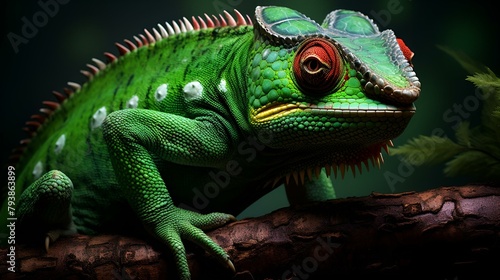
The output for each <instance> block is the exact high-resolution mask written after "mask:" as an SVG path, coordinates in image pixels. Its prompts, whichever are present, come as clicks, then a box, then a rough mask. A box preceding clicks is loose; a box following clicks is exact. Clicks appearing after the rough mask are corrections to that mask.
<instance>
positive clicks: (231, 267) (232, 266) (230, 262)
mask: <svg viewBox="0 0 500 280" xmlns="http://www.w3.org/2000/svg"><path fill="white" fill-rule="evenodd" d="M226 264H227V266H228V267H229V268H230V269H231V271H232V272H233V273H235V272H236V268H235V267H234V264H233V262H232V261H231V260H230V259H229V257H228V258H227V262H226Z"/></svg>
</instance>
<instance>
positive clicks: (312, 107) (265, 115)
mask: <svg viewBox="0 0 500 280" xmlns="http://www.w3.org/2000/svg"><path fill="white" fill-rule="evenodd" d="M415 110H416V108H415V106H414V105H413V104H411V105H408V106H406V107H397V106H393V105H387V104H375V103H373V104H361V103H344V102H335V103H331V102H327V103H318V104H307V103H295V104H290V103H273V104H269V105H266V106H263V107H261V108H259V109H258V110H256V111H255V112H254V114H252V115H253V120H254V121H255V122H266V121H270V120H272V119H276V118H280V117H283V116H286V115H289V114H292V113H296V112H304V113H309V114H313V115H330V116H336V117H380V118H381V117H393V118H401V117H411V116H413V115H414V114H415Z"/></svg>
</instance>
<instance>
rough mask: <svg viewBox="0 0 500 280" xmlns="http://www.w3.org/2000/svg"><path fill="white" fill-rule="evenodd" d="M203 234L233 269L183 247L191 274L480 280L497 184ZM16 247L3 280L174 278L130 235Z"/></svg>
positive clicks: (309, 209) (498, 209)
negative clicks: (11, 265)
mask: <svg viewBox="0 0 500 280" xmlns="http://www.w3.org/2000/svg"><path fill="white" fill-rule="evenodd" d="M208 235H209V236H210V237H211V238H212V239H214V240H215V241H216V242H217V243H218V244H220V245H221V247H222V248H224V249H225V250H226V251H227V252H228V253H229V255H230V256H231V259H232V260H233V262H234V265H235V267H236V270H237V273H236V275H233V274H231V273H229V272H228V271H227V270H225V269H223V267H222V266H221V265H219V264H217V263H215V261H214V260H213V259H212V258H211V257H210V256H208V255H207V254H206V253H204V252H202V251H200V249H199V248H197V247H196V246H188V251H190V252H191V253H190V254H189V263H190V269H191V271H192V274H193V279H231V277H234V278H233V279H343V278H349V279H352V278H354V277H360V276H365V277H375V276H378V277H380V276H384V277H386V278H394V279H402V278H420V279H422V278H424V279H455V278H457V279H465V278H467V277H468V276H474V278H475V279H481V275H487V273H490V272H495V274H496V275H498V265H499V264H500V188H497V187H492V186H462V187H442V188H437V189H433V190H428V191H424V192H420V193H401V194H372V195H370V196H367V197H359V198H347V199H337V200H333V201H327V202H322V203H315V204H310V205H306V206H301V207H290V208H283V209H280V210H277V211H275V212H273V213H270V214H268V215H265V216H262V217H258V218H252V219H245V220H241V221H238V222H234V223H231V224H229V225H227V226H225V227H222V228H219V229H217V230H214V231H211V232H209V233H208ZM15 249H16V250H15V254H16V255H15V264H16V273H15V274H14V273H10V272H5V271H7V269H6V268H7V267H8V264H9V263H8V261H9V257H8V256H7V254H9V250H10V248H7V249H1V250H0V254H1V255H0V261H1V263H0V268H1V270H0V271H1V272H0V277H1V278H2V279H10V278H15V277H16V276H17V277H23V278H24V279H45V278H49V277H50V278H75V279H77V278H78V279H159V278H161V279H175V269H174V266H173V262H172V259H171V258H170V256H169V254H168V252H166V251H165V248H163V247H162V246H161V245H160V244H157V243H155V242H151V241H149V242H147V241H144V240H142V239H138V238H132V237H124V236H115V235H101V236H92V237H91V236H83V235H78V236H75V237H68V238H61V239H60V240H58V241H57V242H56V243H55V244H54V245H53V246H52V248H51V250H50V252H49V253H44V251H43V250H42V248H41V247H40V248H33V247H30V246H26V245H16V248H15ZM6 264H7V266H5V265H6ZM4 268H5V269H4Z"/></svg>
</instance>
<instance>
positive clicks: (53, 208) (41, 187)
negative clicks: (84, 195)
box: [17, 170, 76, 251]
mask: <svg viewBox="0 0 500 280" xmlns="http://www.w3.org/2000/svg"><path fill="white" fill-rule="evenodd" d="M72 195H73V183H72V182H71V180H70V179H69V178H68V177H67V176H66V175H65V174H64V173H62V172H61V171H59V170H52V171H49V172H47V173H45V174H44V175H43V176H41V177H40V178H38V179H37V180H36V181H35V182H34V183H33V184H31V185H30V186H29V187H28V188H27V189H26V190H25V191H24V192H23V193H22V194H21V197H20V198H19V205H18V209H17V217H18V220H19V225H20V228H21V230H20V231H19V232H21V234H23V235H22V236H21V238H26V239H30V240H33V239H35V240H37V239H38V238H39V237H40V238H43V237H44V238H45V249H46V250H47V251H48V250H49V244H50V243H51V242H54V241H56V239H58V238H59V237H60V236H63V235H71V234H74V233H76V228H75V225H74V224H73V220H72V214H71V197H72Z"/></svg>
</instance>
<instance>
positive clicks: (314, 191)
mask: <svg viewBox="0 0 500 280" xmlns="http://www.w3.org/2000/svg"><path fill="white" fill-rule="evenodd" d="M285 190H286V195H287V198H288V202H289V203H290V204H291V205H300V204H305V203H308V202H315V201H325V200H330V199H334V198H336V196H335V189H334V188H333V183H332V180H331V178H329V177H328V176H327V175H326V171H325V169H322V171H321V173H320V174H319V177H318V178H314V179H312V180H309V179H306V180H305V182H304V184H298V183H297V182H295V180H290V181H289V182H288V183H287V184H285Z"/></svg>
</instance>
